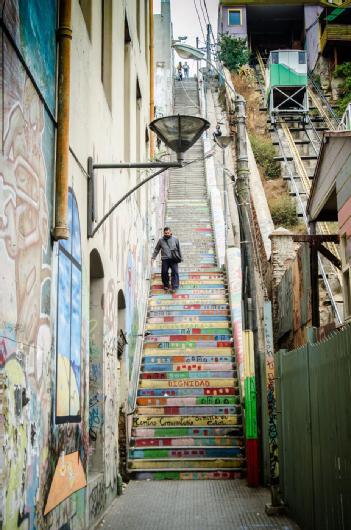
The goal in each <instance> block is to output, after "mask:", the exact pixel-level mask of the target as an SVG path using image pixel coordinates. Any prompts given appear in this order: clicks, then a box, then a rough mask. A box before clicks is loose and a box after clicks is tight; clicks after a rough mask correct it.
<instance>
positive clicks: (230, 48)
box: [218, 35, 250, 72]
mask: <svg viewBox="0 0 351 530" xmlns="http://www.w3.org/2000/svg"><path fill="white" fill-rule="evenodd" d="M219 46H220V48H219V52H218V58H219V60H220V61H222V62H223V64H224V66H226V67H227V68H228V69H229V70H230V71H231V72H237V71H238V70H239V68H240V67H241V66H243V65H244V64H248V63H249V61H250V52H249V50H248V47H247V42H246V39H245V38H243V39H241V38H236V37H231V36H230V35H221V36H220V40H219Z"/></svg>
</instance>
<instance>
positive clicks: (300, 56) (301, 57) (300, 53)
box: [299, 52, 306, 64]
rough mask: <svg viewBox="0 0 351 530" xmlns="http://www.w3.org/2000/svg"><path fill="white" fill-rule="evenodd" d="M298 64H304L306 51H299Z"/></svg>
mask: <svg viewBox="0 0 351 530" xmlns="http://www.w3.org/2000/svg"><path fill="white" fill-rule="evenodd" d="M299 64H306V52H299Z"/></svg>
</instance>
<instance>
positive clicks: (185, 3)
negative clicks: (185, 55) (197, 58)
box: [154, 0, 218, 67]
mask: <svg viewBox="0 0 351 530" xmlns="http://www.w3.org/2000/svg"><path fill="white" fill-rule="evenodd" d="M205 4H206V6H207V11H208V15H209V18H210V22H211V25H212V30H213V33H214V35H215V37H217V12H218V0H171V15H172V22H173V36H174V38H175V39H176V38H178V37H179V36H182V37H184V36H187V37H188V39H187V40H186V41H184V42H186V43H187V44H190V45H191V46H195V43H196V37H199V39H200V47H201V46H205V44H204V36H205V38H206V24H207V14H206V9H205ZM195 6H196V7H197V11H198V14H199V17H200V20H201V26H202V30H201V26H200V22H199V17H198V15H197V12H196V8H195ZM160 12H161V0H154V13H160ZM202 31H203V33H204V36H203V34H202ZM181 60H182V59H181ZM178 61H179V57H178V56H177V55H176V56H175V62H178ZM182 61H183V60H182ZM188 62H189V63H190V67H191V66H192V64H191V63H192V62H193V61H191V62H190V61H188Z"/></svg>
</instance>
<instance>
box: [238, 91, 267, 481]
mask: <svg viewBox="0 0 351 530" xmlns="http://www.w3.org/2000/svg"><path fill="white" fill-rule="evenodd" d="M236 122H237V134H236V153H237V180H236V196H237V203H238V210H239V215H240V221H241V245H242V246H241V250H242V256H243V266H242V270H243V277H244V292H243V295H244V316H245V318H244V329H245V330H246V331H245V334H246V336H247V337H248V340H247V351H246V355H247V356H248V358H249V359H250V362H249V363H248V364H249V366H252V367H254V372H252V371H249V373H248V375H249V376H250V377H248V378H247V381H248V386H247V387H246V381H245V403H246V405H245V406H246V408H247V415H246V438H247V439H246V446H247V451H248V459H247V481H248V484H249V486H258V484H259V469H260V465H259V453H260V451H259V430H258V426H259V423H260V421H259V418H260V417H261V389H260V364H259V363H260V359H259V356H258V336H257V320H258V319H257V297H256V281H255V254H254V249H253V230H254V225H253V219H252V214H251V197H250V186H249V173H250V170H249V160H248V153H247V141H246V116H245V100H244V98H243V97H242V96H237V98H236ZM249 410H250V411H251V413H250V414H249Z"/></svg>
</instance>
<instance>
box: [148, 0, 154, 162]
mask: <svg viewBox="0 0 351 530" xmlns="http://www.w3.org/2000/svg"><path fill="white" fill-rule="evenodd" d="M153 4H154V2H153V0H150V5H149V26H150V122H151V121H152V120H153V119H154V117H155V100H154V5H153ZM154 156H155V145H154V133H153V132H150V158H151V160H153V158H154Z"/></svg>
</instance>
